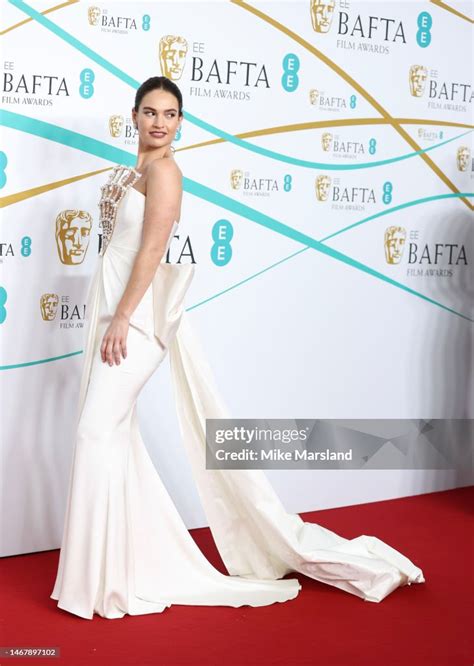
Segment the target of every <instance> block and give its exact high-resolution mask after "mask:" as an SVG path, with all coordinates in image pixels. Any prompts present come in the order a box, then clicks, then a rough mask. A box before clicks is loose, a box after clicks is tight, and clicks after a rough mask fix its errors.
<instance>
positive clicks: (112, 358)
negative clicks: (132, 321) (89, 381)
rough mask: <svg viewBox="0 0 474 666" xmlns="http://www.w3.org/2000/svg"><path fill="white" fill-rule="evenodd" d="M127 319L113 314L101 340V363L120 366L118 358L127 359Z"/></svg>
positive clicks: (121, 315) (124, 316)
mask: <svg viewBox="0 0 474 666" xmlns="http://www.w3.org/2000/svg"><path fill="white" fill-rule="evenodd" d="M128 326H129V318H128V317H127V316H126V315H123V314H120V315H119V314H115V315H114V317H113V319H112V321H111V322H110V324H109V326H108V328H107V330H106V331H105V333H104V337H103V338H102V344H101V345H100V356H101V358H102V361H103V362H104V363H105V362H106V361H107V362H108V364H109V365H113V364H114V362H115V363H116V364H117V365H120V357H121V356H123V358H127V335H128Z"/></svg>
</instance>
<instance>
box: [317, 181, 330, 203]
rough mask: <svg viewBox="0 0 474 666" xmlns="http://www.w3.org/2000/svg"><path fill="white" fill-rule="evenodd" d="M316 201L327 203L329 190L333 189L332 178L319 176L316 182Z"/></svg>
mask: <svg viewBox="0 0 474 666" xmlns="http://www.w3.org/2000/svg"><path fill="white" fill-rule="evenodd" d="M314 184H315V188H316V199H317V200H318V201H327V199H328V196H329V188H330V187H331V178H330V177H329V176H318V177H317V178H316V180H315V183H314Z"/></svg>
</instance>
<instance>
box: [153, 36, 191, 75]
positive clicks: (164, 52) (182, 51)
mask: <svg viewBox="0 0 474 666" xmlns="http://www.w3.org/2000/svg"><path fill="white" fill-rule="evenodd" d="M159 48H160V66H161V73H162V74H163V76H167V77H168V78H169V79H171V80H172V81H177V80H178V79H180V78H181V74H182V73H183V69H184V65H185V63H186V54H187V52H188V43H187V41H186V40H185V39H184V37H176V36H175V35H165V36H164V37H162V38H161V39H160V47H159Z"/></svg>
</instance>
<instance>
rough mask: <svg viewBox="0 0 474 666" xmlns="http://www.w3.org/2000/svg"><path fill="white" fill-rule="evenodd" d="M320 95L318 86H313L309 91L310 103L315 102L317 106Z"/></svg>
mask: <svg viewBox="0 0 474 666" xmlns="http://www.w3.org/2000/svg"><path fill="white" fill-rule="evenodd" d="M318 97H319V90H316V88H312V89H311V90H310V91H309V102H310V104H313V105H314V106H316V104H317V103H318Z"/></svg>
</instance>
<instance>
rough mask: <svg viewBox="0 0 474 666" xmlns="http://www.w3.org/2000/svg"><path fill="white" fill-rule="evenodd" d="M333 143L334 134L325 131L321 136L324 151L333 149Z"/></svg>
mask: <svg viewBox="0 0 474 666" xmlns="http://www.w3.org/2000/svg"><path fill="white" fill-rule="evenodd" d="M331 143H332V134H331V132H323V135H322V137H321V145H322V147H323V150H324V151H326V152H327V151H328V150H330V149H331Z"/></svg>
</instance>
